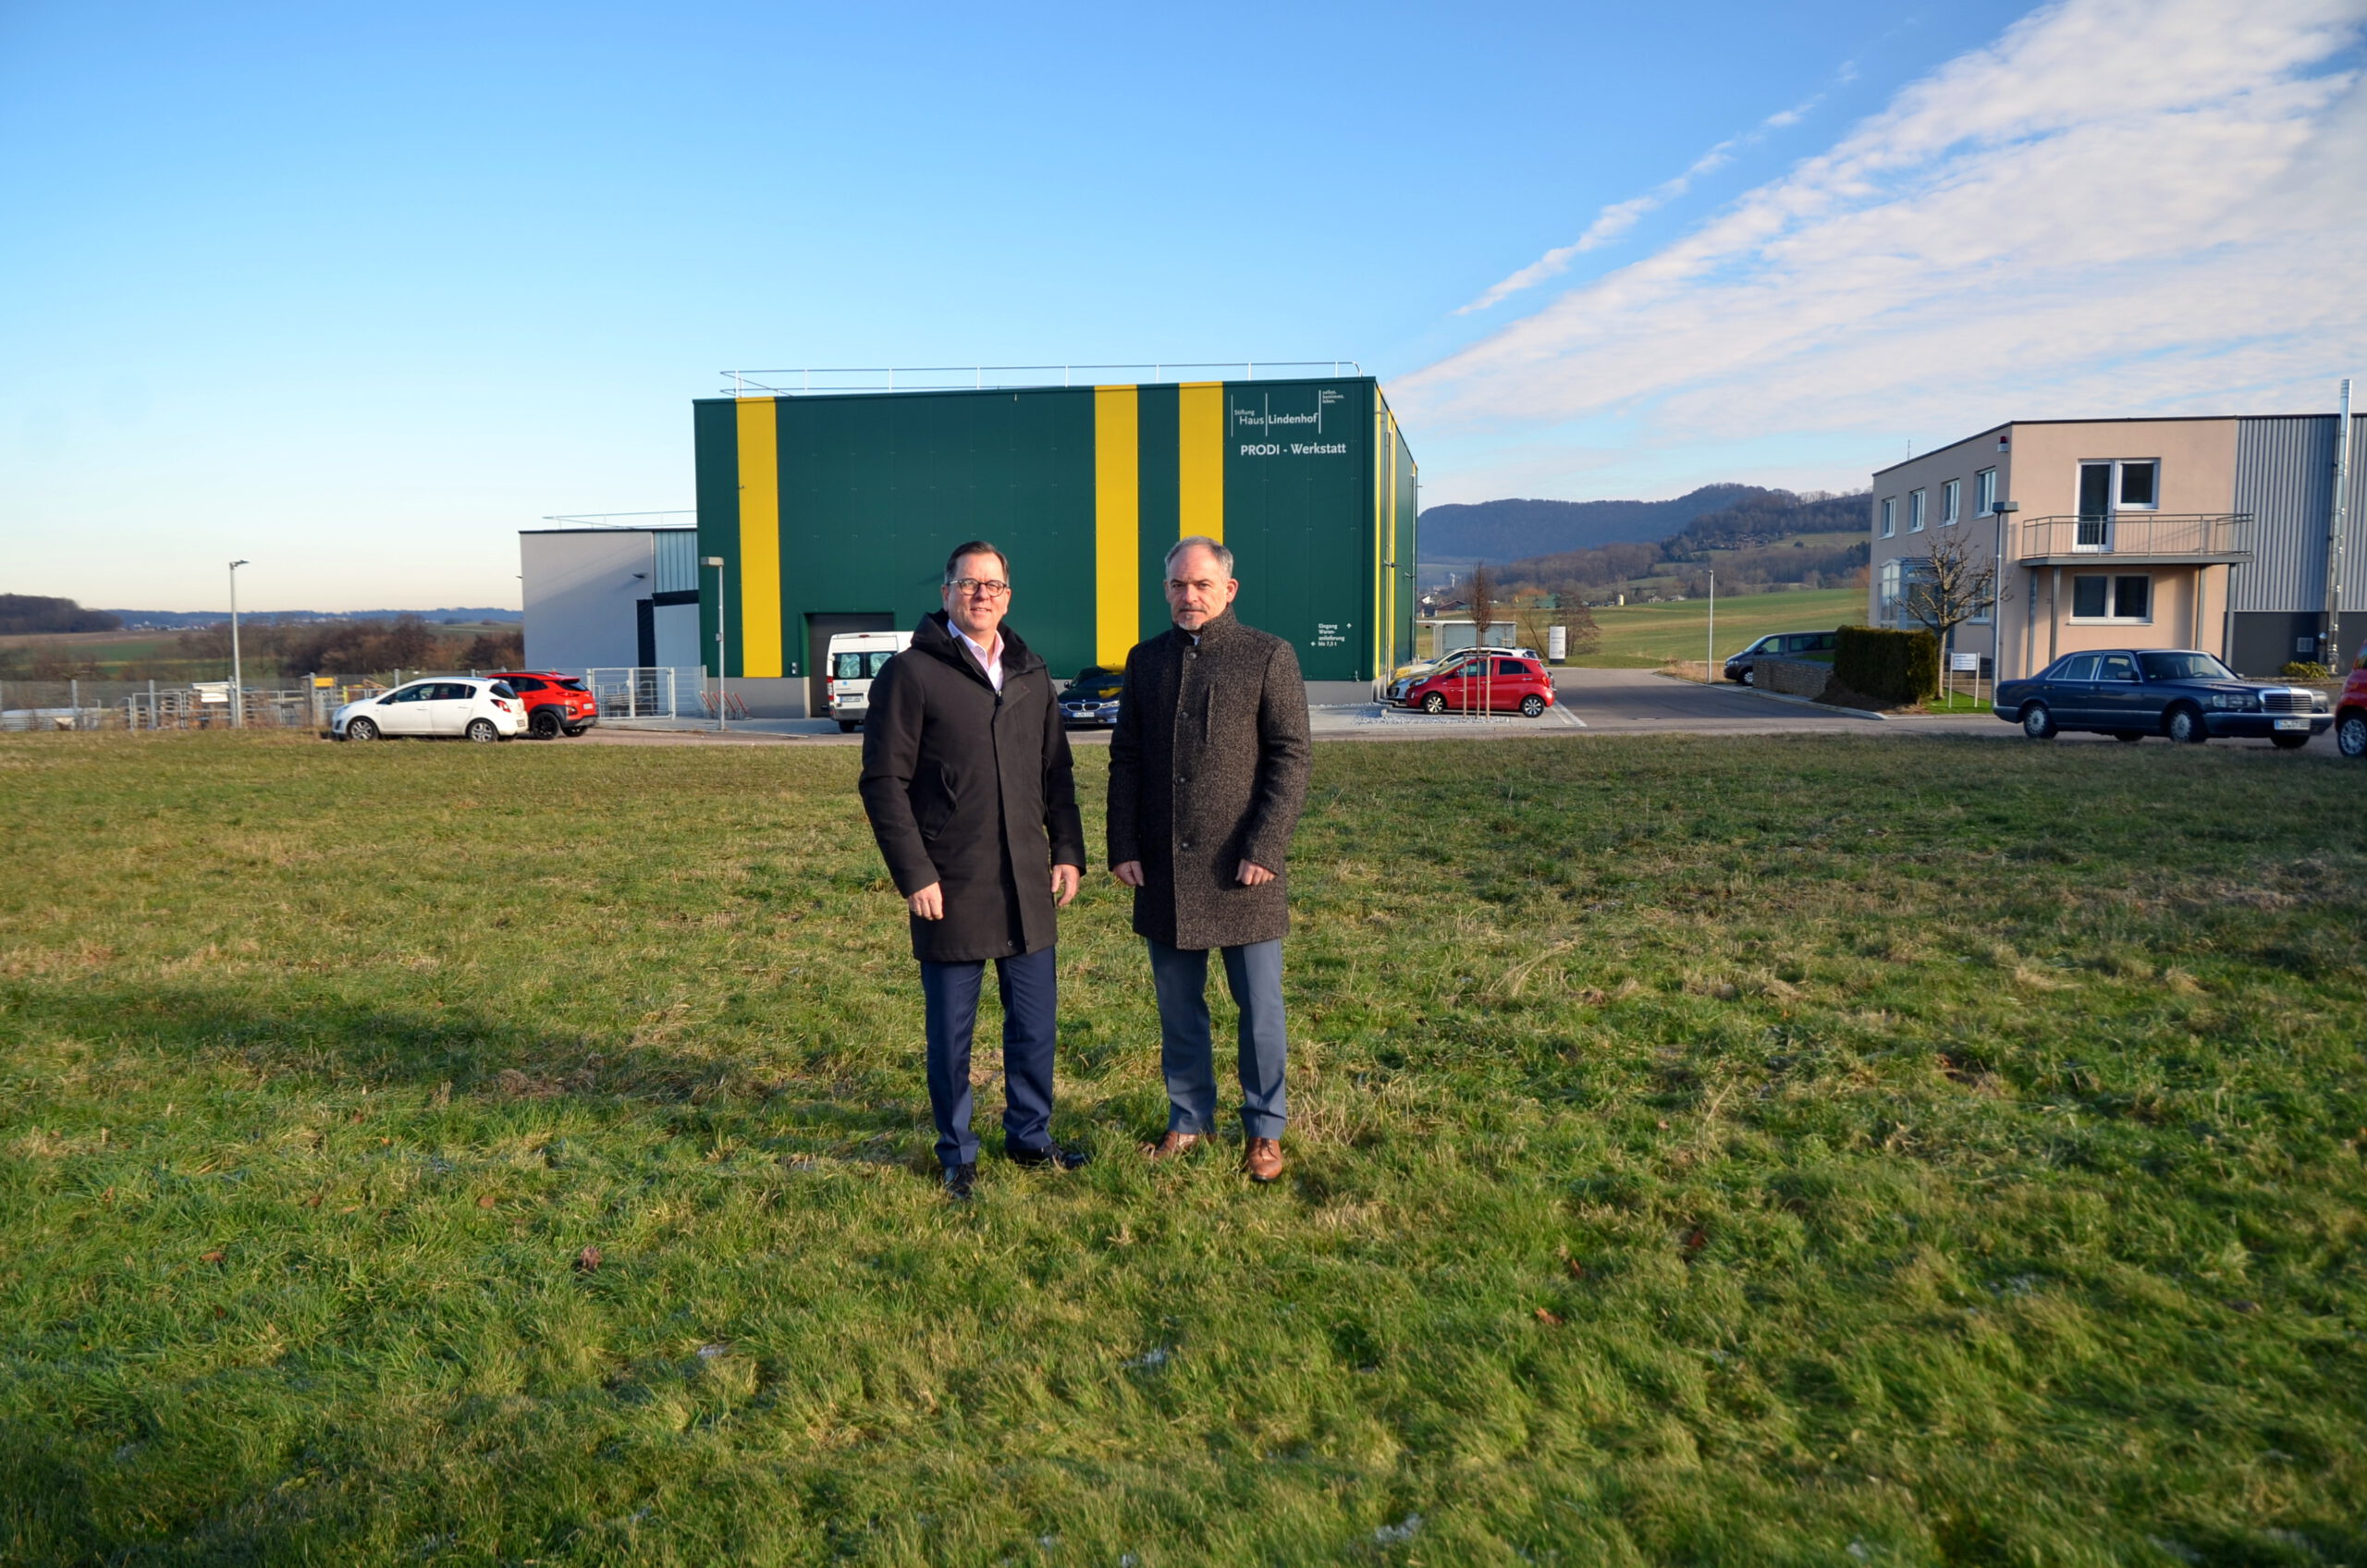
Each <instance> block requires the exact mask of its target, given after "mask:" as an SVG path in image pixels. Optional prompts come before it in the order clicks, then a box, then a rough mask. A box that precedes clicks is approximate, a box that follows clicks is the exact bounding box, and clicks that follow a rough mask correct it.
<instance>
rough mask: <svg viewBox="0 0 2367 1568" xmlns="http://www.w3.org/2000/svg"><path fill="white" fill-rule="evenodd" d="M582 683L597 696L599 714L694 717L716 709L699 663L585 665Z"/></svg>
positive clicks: (601, 715)
mask: <svg viewBox="0 0 2367 1568" xmlns="http://www.w3.org/2000/svg"><path fill="white" fill-rule="evenodd" d="M583 684H584V685H586V686H588V687H590V688H591V690H592V694H593V696H594V697H595V698H597V699H598V701H599V704H600V717H602V718H695V717H700V716H701V715H703V714H705V715H711V714H713V713H714V711H715V697H714V694H713V693H712V692H708V691H707V690H706V670H705V668H701V667H698V666H691V667H687V668H681V669H668V668H665V667H664V666H662V665H661V666H655V667H643V668H624V667H618V668H607V669H587V670H585V671H584V672H583Z"/></svg>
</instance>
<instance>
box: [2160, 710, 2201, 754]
mask: <svg viewBox="0 0 2367 1568" xmlns="http://www.w3.org/2000/svg"><path fill="white" fill-rule="evenodd" d="M2162 732H2163V733H2164V734H2165V735H2167V736H2168V737H2169V738H2170V739H2171V740H2173V741H2179V742H2181V743H2183V744H2189V745H2196V746H2199V745H2201V744H2202V742H2203V741H2208V740H2210V739H2211V729H2210V727H2209V726H2208V725H2206V724H2204V723H2203V722H2202V710H2201V708H2197V707H2189V706H2188V705H2187V704H2184V703H2180V704H2178V705H2177V707H2174V708H2172V709H2171V710H2170V711H2169V715H2168V717H2165V718H2164V719H2163V720H2162Z"/></svg>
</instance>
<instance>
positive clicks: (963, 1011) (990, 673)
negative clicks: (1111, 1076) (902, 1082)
mask: <svg viewBox="0 0 2367 1568" xmlns="http://www.w3.org/2000/svg"><path fill="white" fill-rule="evenodd" d="M1010 578H1011V565H1010V562H1009V561H1008V560H1007V559H1006V558H1005V557H1004V556H1003V553H1002V552H1001V551H1000V550H998V549H996V548H995V547H994V546H993V545H989V544H987V543H986V542H985V541H984V540H977V539H974V540H972V541H970V542H969V543H968V544H966V545H961V546H959V547H958V548H956V549H955V550H954V552H953V554H952V555H951V556H950V557H947V559H946V563H945V586H944V589H943V593H942V595H941V596H942V598H943V601H944V606H945V607H944V608H943V610H941V611H939V612H938V613H937V614H935V615H931V616H929V617H927V618H926V619H924V620H923V621H922V622H921V623H920V625H919V627H918V628H917V629H916V630H914V632H913V643H912V646H911V647H910V648H908V649H906V650H905V651H904V652H902V653H901V654H899V655H896V656H895V657H894V658H891V659H889V661H888V663H887V664H886V665H885V666H884V667H883V668H881V669H880V671H879V674H878V676H877V678H876V679H875V680H873V682H872V687H871V709H870V716H869V717H867V718H866V719H865V721H864V729H863V781H862V785H861V789H862V793H863V807H864V811H865V814H866V815H869V816H870V818H871V831H872V835H873V837H874V838H876V839H878V841H879V852H880V854H881V855H882V856H883V857H885V858H886V860H887V862H888V874H889V876H891V877H893V878H894V879H895V883H896V890H897V891H898V892H900V893H901V894H902V895H903V896H904V903H905V907H906V909H907V911H908V912H909V913H910V914H911V916H912V936H913V956H914V958H916V959H918V960H919V961H920V965H921V995H922V997H923V999H924V1003H925V1007H926V1016H927V1024H928V1100H929V1109H930V1111H931V1113H932V1114H933V1115H934V1117H935V1118H936V1121H937V1158H938V1162H939V1163H940V1164H941V1165H942V1166H943V1168H944V1181H945V1190H946V1192H947V1193H948V1194H950V1195H951V1196H953V1197H955V1198H967V1197H968V1196H969V1195H970V1194H971V1190H972V1184H973V1182H975V1180H976V1177H977V1164H978V1139H977V1135H976V1134H975V1133H972V1132H971V1130H970V1039H971V1035H972V1033H973V1032H974V1030H975V1027H976V1024H977V1017H978V993H979V991H980V990H981V989H982V988H983V986H984V983H985V976H986V967H987V961H988V960H992V961H993V962H994V966H995V981H996V986H997V988H998V989H999V990H1000V992H1001V995H1002V1061H1003V1101H1004V1103H1003V1114H1002V1128H1003V1153H1004V1154H1005V1155H1006V1156H1007V1157H1009V1158H1011V1159H1012V1161H1013V1162H1014V1163H1016V1164H1019V1165H1022V1166H1029V1167H1041V1166H1049V1167H1052V1168H1055V1169H1058V1170H1074V1169H1076V1168H1077V1167H1078V1166H1080V1165H1083V1164H1084V1163H1085V1155H1084V1154H1083V1152H1081V1151H1079V1150H1076V1149H1066V1148H1062V1147H1061V1146H1060V1145H1057V1144H1055V1143H1053V1142H1052V1042H1053V1035H1054V1021H1055V1016H1056V1010H1055V1006H1054V1000H1055V998H1054V976H1055V974H1056V969H1055V960H1054V957H1053V942H1054V940H1055V938H1056V937H1057V931H1056V929H1055V926H1056V923H1057V920H1058V914H1057V913H1056V912H1057V911H1058V910H1060V909H1061V908H1063V907H1065V906H1066V905H1067V903H1068V901H1069V900H1071V899H1073V898H1074V897H1076V888H1077V881H1078V879H1079V877H1081V876H1083V875H1084V869H1085V827H1084V824H1083V823H1082V822H1081V821H1080V820H1079V819H1078V816H1077V809H1076V784H1075V780H1074V779H1073V777H1072V775H1071V772H1070V766H1069V742H1068V735H1067V733H1066V732H1065V731H1064V730H1063V729H1061V715H1060V710H1059V709H1058V708H1057V707H1056V706H1055V705H1054V704H1053V702H1052V680H1051V676H1050V673H1049V671H1048V670H1047V669H1046V668H1045V666H1044V661H1043V660H1042V659H1040V658H1038V657H1036V655H1034V654H1032V653H1030V652H1029V651H1028V649H1027V644H1026V643H1022V642H1021V641H1020V640H1019V639H1018V638H1017V637H1016V636H1014V635H1012V632H1011V631H1010V629H1009V628H1008V627H1005V626H1004V625H1003V624H1002V618H1003V614H1004V612H1005V611H1006V610H1007V609H1008V608H1009V607H1010V603H1011V582H1010Z"/></svg>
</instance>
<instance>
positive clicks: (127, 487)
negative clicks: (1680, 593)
mask: <svg viewBox="0 0 2367 1568" xmlns="http://www.w3.org/2000/svg"><path fill="white" fill-rule="evenodd" d="M2362 7H2367V0H2258V3H2255V4H2251V5H2248V6H2246V7H2243V8H2242V9H2241V12H2240V20H2239V21H2230V20H2229V19H2228V18H2224V17H2219V16H2218V15H2217V14H2216V13H2217V12H2220V11H2226V12H2229V13H2231V14H2232V13H2236V12H2237V8H2235V7H2228V6H2224V5H2219V4H2217V3H2216V0H2213V3H2212V4H2204V3H2203V0H2153V3H2150V4H2141V5H2140V4H2134V3H2131V0H2067V3H2065V4H2061V5H2057V6H2050V7H2044V8H2042V9H2041V10H2039V11H2037V12H2035V13H2034V12H2032V11H2031V10H2030V7H2028V6H2018V5H1983V4H1958V5H1950V6H1932V7H1926V8H1920V9H1918V8H1913V7H1900V6H1895V5H1879V6H1878V5H1874V4H1857V3H1834V4H1824V5H1815V6H1788V7H1768V6H1745V5H1709V6H1693V7H1682V8H1681V7H1650V8H1648V7H1634V6H1617V7H1613V6H1602V7H1571V6H1551V7H1548V6H1528V7H1523V6H1493V7H1481V8H1478V9H1477V10H1476V11H1475V9H1474V8H1472V7H1468V6H1454V7H1448V6H1435V7H1420V8H1394V9H1392V8H1388V7H1374V6H1358V7H1348V6H1336V7H1325V6H1292V7H1274V8H1271V9H1258V8H1245V9H1241V10H1237V11H1231V12H1224V11H1208V10H1202V11H1198V12H1192V13H1171V12H1156V13H1153V12H1147V11H1144V10H1141V9H1138V8H1133V7H1107V6H1102V7H1085V6H1006V7H981V6H959V7H952V6H948V7H941V8H940V7H847V6H833V7H821V6H813V7H806V6H748V5H733V4H719V5H709V6H704V7H700V8H697V9H695V10H693V9H690V8H685V7H674V6H668V7H658V6H570V7H564V8H562V7H557V6H520V5H500V4H490V5H488V4H478V5H472V6H445V5H436V4H413V5H409V6H388V7H371V8H362V7H325V6H239V5H223V6H214V7H208V8H194V7H186V6H171V7H167V6H122V5H105V4H78V5H72V6H67V5H62V4H31V3H23V0H19V3H18V4H16V5H12V6H6V7H0V144H5V145H6V146H7V147H9V148H10V149H11V150H12V152H11V156H10V157H9V158H8V159H7V160H6V163H5V165H0V213H5V214H6V218H5V219H0V222H5V224H6V227H5V229H0V235H5V239H0V453H6V461H5V462H0V543H5V545H6V553H5V557H0V558H5V563H6V570H5V572H4V573H0V588H5V589H6V590H11V591H17V592H28V593H54V594H68V595H71V596H73V597H76V598H79V599H80V600H81V601H82V602H84V603H86V604H104V605H118V606H153V607H201V606H217V605H219V604H221V603H222V602H224V594H222V592H221V591H220V582H221V570H220V566H221V563H222V562H224V561H226V560H227V559H229V558H230V557H233V556H243V557H249V558H250V559H251V560H252V561H253V563H254V564H253V565H252V566H251V567H250V568H248V569H247V570H246V571H245V572H244V573H243V574H242V579H241V581H242V597H243V601H244V602H245V603H247V604H250V605H253V606H257V607H260V608H270V607H275V606H285V607H293V606H315V607H322V608H340V607H358V606H381V605H398V604H410V605H417V606H433V605H437V604H463V603H466V604H484V603H512V604H514V603H515V602H516V582H515V575H514V574H515V572H516V570H517V567H516V558H517V557H516V545H515V531H516V530H517V529H518V528H520V527H526V526H533V524H534V522H535V521H536V520H537V519H538V518H540V517H543V516H545V515H547V514H553V513H583V512H611V511H637V510H646V509H656V508H675V507H686V506H688V505H689V504H690V499H691V467H690V419H689V400H690V399H691V398H693V397H698V396H704V395H708V394H711V393H712V392H714V391H715V390H716V389H717V385H718V383H717V378H716V374H715V373H716V372H717V371H718V370H721V369H724V368H727V367H759V366H765V367H769V366H782V365H800V364H957V363H974V362H985V363H989V364H996V363H1030V364H1033V363H1043V362H1061V361H1077V362H1091V361H1155V360H1156V361H1168V362H1176V361H1185V360H1199V361H1225V360H1240V359H1245V358H1253V357H1254V358H1257V359H1261V360H1268V361H1277V360H1289V359H1299V358H1320V359H1330V358H1331V357H1332V356H1335V355H1339V356H1346V357H1350V358H1354V359H1356V360H1358V361H1361V362H1362V363H1363V364H1364V366H1365V367H1366V368H1367V370H1369V371H1372V372H1374V373H1376V374H1380V376H1381V377H1382V378H1383V382H1384V385H1385V386H1388V387H1389V388H1390V390H1391V393H1392V398H1393V399H1394V400H1395V401H1396V402H1397V403H1398V405H1399V406H1400V408H1401V410H1402V411H1403V412H1404V414H1405V415H1406V419H1407V423H1408V427H1409V430H1410V432H1411V435H1412V437H1413V440H1414V442H1415V449H1416V451H1417V454H1418V455H1419V456H1420V458H1421V459H1422V462H1423V469H1424V481H1425V490H1426V497H1427V498H1428V499H1430V500H1434V501H1435V500H1477V499H1484V498H1487V497H1489V496H1501V495H1546V496H1565V497H1568V498H1573V499H1588V498H1593V497H1597V496H1659V495H1668V494H1674V493H1676V492H1679V491H1681V490H1684V489H1686V488H1689V487H1690V486H1691V485H1692V484H1698V483H1701V482H1704V481H1707V480H1711V479H1723V478H1733V479H1741V480H1749V481H1757V482H1760V483H1778V484H1792V485H1795V486H1802V487H1805V486H1809V485H1821V486H1827V487H1834V488H1838V487H1844V486H1849V485H1854V484H1862V483H1863V482H1864V475H1865V473H1866V472H1868V471H1869V470H1870V469H1871V468H1873V467H1876V466H1880V465H1881V464H1883V463H1886V462H1889V461H1893V460H1895V459H1897V458H1898V457H1900V456H1903V455H1904V453H1905V450H1906V445H1907V442H1908V441H1910V440H1914V441H1919V442H1924V443H1930V442H1933V441H1937V440H1941V439H1946V438H1950V437H1952V436H1954V435H1960V434H1962V433H1963V431H1964V430H1965V429H1968V428H1977V427H1978V426H1979V425H1980V424H1981V423H1987V422H1989V421H1990V420H1993V419H1995V418H2000V417H2005V416H2006V415H2009V414H2019V415H2025V416H2028V415H2037V414H2049V413H2058V412H2087V411H2103V412H2123V411H2151V410H2154V409H2156V408H2164V409H2169V410H2171V411H2199V410H2198V408H2197V404H2198V401H2199V402H2200V404H2202V405H2208V406H2210V407H2214V408H2216V407H2223V406H2230V405H2231V404H2232V405H2234V406H2241V407H2244V408H2251V407H2254V406H2258V405H2259V404H2261V402H2262V400H2263V399H2266V400H2267V401H2268V402H2270V403H2273V404H2277V405H2278V406H2282V405H2283V404H2284V403H2286V402H2290V401H2292V400H2293V399H2294V398H2301V397H2305V396H2306V397H2307V398H2308V399H2309V402H2308V406H2311V407H2318V406H2324V405H2325V404H2326V403H2327V402H2328V400H2329V399H2330V398H2331V396H2332V377H2333V376H2335V375H2336V374H2341V373H2342V372H2343V371H2344V370H2346V369H2349V368H2350V360H2351V358H2353V357H2356V356H2357V353H2358V350H2359V349H2360V348H2361V344H2362V341H2367V338H2362V335H2361V312H2360V309H2359V307H2358V305H2357V304H2356V303H2354V302H2353V301H2355V300H2358V299H2360V298H2361V290H2359V289H2358V288H2357V287H2356V285H2355V282H2354V283H2348V284H2342V283H2339V278H2340V276H2341V275H2340V272H2339V269H2338V268H2337V269H2335V270H2326V268H2325V266H2324V264H2323V263H2303V262H2300V261H2296V260H2293V259H2291V258H2292V255H2293V253H2294V252H2295V251H2296V250H2297V249H2300V250H2309V249H2312V248H2324V247H2332V248H2334V249H2335V250H2337V251H2339V250H2340V249H2341V248H2342V247H2345V246H2348V247H2349V254H2351V255H2354V256H2355V255H2356V254H2357V253H2358V249H2357V240H2358V239H2359V238H2361V236H2360V234H2359V230H2358V226H2359V224H2360V221H2361V220H2360V218H2359V216H2358V214H2360V213H2361V211H2367V202H2360V201H2357V200H2355V198H2356V197H2357V196H2358V195H2359V194H2360V191H2359V190H2358V187H2359V184H2360V180H2361V175H2360V172H2359V171H2360V169H2361V168H2367V136H2362V135H2361V125H2362V121H2361V117H2360V114H2359V109H2358V104H2359V101H2360V93H2359V91H2358V88H2357V83H2356V80H2355V73H2356V70H2357V64H2358V61H2357V53H2358V35H2359V28H2360V24H2361V12H2362ZM2132 76H2133V77H2135V78H2138V79H2140V86H2139V87H2137V88H2131V87H2129V86H2128V80H2127V79H2128V78H2130V77H2132ZM2066 100H2068V101H2070V102H2072V103H2074V104H2079V105H2082V106H2081V107H2080V108H2079V109H2078V110H2077V111H2075V112H2072V113H2070V114H2068V115H2066V114H2065V113H2064V112H2063V111H2062V109H2061V107H2060V105H2061V104H2063V103H2064V102H2065V101H2066ZM2050 105H2053V106H2052V107H2050ZM1935 128H1936V129H1935ZM2181 137H2183V140H2181ZM2149 149H2151V150H2152V152H2151V153H2149V152H2148V150H2149ZM2263 191H2266V192H2269V193H2270V194H2273V195H2275V196H2277V197H2278V198H2279V199H2278V200H2275V201H2271V200H2269V199H2268V197H2267V196H2265V195H2263ZM2116 203H2126V204H2127V206H2128V207H2129V208H2133V209H2135V210H2123V208H2122V207H2121V206H2119V205H2116ZM1967 235H1970V236H1976V237H1979V238H1978V239H1975V240H1974V241H1973V242H1971V243H1970V244H1969V245H1967V244H1966V243H1964V242H1963V240H1962V237H1964V236H1967ZM2067 235H2068V236H2071V237H2073V238H2072V239H2070V240H2069V242H2068V243H2067V240H2066V236H2067ZM2017 236H2018V238H2017ZM2263 256H2275V257H2278V258H2283V259H2281V260H2279V261H2278V262H2277V263H2276V266H2275V269H2272V270H2273V274H2274V276H2256V272H2257V266H2258V263H2259V261H2260V258H2262V257H2263ZM2247 267H2250V268H2252V269H2254V270H2253V271H2246V270H2245V269H2246V268H2247ZM2313 267H2314V268H2315V269H2316V270H2312V268H2313ZM2214 269H2215V270H2214ZM2230 276H2242V277H2246V278H2251V279H2253V281H2252V282H2250V283H2247V284H2245V285H2244V286H2243V287H2241V288H2238V289H2237V290H2236V295H2237V296H2238V297H2232V298H2231V295H2230V288H2229V283H2228V279H2229V277H2230ZM2297 300H2299V301H2300V303H2297V302H2296V301H2297ZM2099 315H2101V316H2102V317H2103V318H2107V322H2106V325H2107V327H2110V322H2111V320H2114V319H2117V318H2119V317H2127V318H2128V319H2127V320H2126V321H2124V322H2122V323H2121V324H2120V325H2118V326H2116V327H2110V329H2104V328H2100V327H2099V326H2098V325H2097V318H2098V317H2099ZM1902 346H1904V347H1903V348H1902ZM1902 354H1903V356H1904V358H1905V359H1906V360H1907V361H1909V365H1908V368H1907V370H1905V371H1903V372H1902V371H1901V370H1900V369H1899V368H1898V366H1897V364H1896V363H1895V361H1898V360H1900V359H1901V358H1902ZM1917 356H1928V359H1926V360H1924V361H1921V362H1920V364H1919V366H1918V365H1917V363H1916V362H1915V361H1917ZM2034 371H2035V372H2036V374H2033V372H2034ZM2075 405H2076V406H2075ZM2103 405H2109V406H2103Z"/></svg>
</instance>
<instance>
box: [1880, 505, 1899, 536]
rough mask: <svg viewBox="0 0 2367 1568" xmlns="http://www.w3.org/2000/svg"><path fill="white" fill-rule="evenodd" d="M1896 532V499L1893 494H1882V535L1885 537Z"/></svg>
mask: <svg viewBox="0 0 2367 1568" xmlns="http://www.w3.org/2000/svg"><path fill="white" fill-rule="evenodd" d="M1897 532H1898V501H1897V499H1896V498H1895V497H1894V496H1883V538H1885V539H1887V538H1889V537H1890V536H1891V535H1892V534H1894V533H1897Z"/></svg>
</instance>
